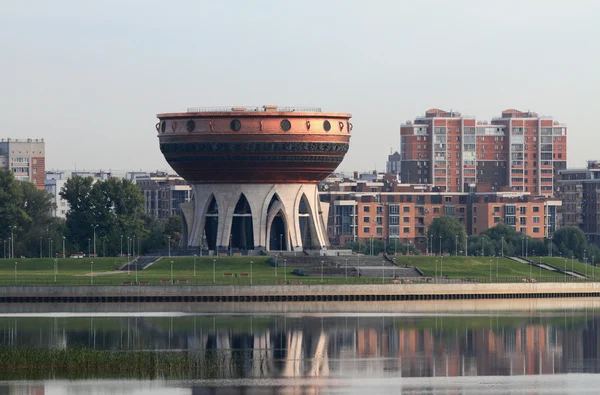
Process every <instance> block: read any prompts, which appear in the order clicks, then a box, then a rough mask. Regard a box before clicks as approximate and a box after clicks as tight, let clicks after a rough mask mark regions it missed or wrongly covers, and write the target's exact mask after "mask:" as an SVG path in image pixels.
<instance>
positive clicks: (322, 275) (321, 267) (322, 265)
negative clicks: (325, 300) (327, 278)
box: [321, 261, 323, 283]
mask: <svg viewBox="0 0 600 395" xmlns="http://www.w3.org/2000/svg"><path fill="white" fill-rule="evenodd" d="M321 283H323V261H321Z"/></svg>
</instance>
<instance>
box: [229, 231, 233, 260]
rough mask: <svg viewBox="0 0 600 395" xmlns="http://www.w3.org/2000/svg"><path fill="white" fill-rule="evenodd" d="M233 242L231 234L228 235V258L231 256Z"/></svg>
mask: <svg viewBox="0 0 600 395" xmlns="http://www.w3.org/2000/svg"><path fill="white" fill-rule="evenodd" d="M232 241H233V234H230V235H229V256H231V244H232Z"/></svg>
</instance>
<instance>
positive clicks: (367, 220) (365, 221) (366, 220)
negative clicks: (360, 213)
mask: <svg viewBox="0 0 600 395" xmlns="http://www.w3.org/2000/svg"><path fill="white" fill-rule="evenodd" d="M370 221H371V218H369V217H363V222H364V223H365V224H368V223H369V222H370Z"/></svg>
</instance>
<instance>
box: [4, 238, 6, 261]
mask: <svg viewBox="0 0 600 395" xmlns="http://www.w3.org/2000/svg"><path fill="white" fill-rule="evenodd" d="M4 259H6V240H4Z"/></svg>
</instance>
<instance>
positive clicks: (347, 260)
mask: <svg viewBox="0 0 600 395" xmlns="http://www.w3.org/2000/svg"><path fill="white" fill-rule="evenodd" d="M346 282H348V258H346Z"/></svg>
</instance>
